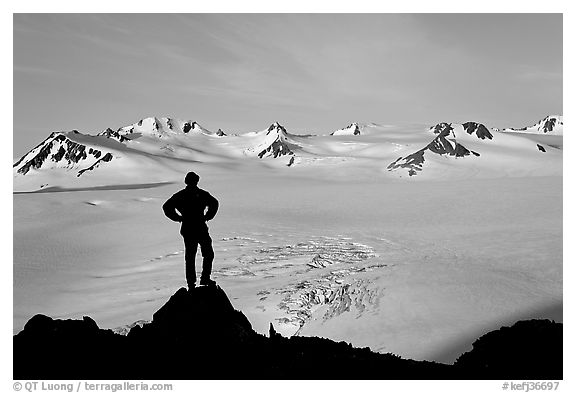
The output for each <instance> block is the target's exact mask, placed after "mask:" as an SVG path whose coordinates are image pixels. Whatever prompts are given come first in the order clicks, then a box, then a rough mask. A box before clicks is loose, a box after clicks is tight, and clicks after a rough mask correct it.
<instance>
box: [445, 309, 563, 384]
mask: <svg viewBox="0 0 576 393" xmlns="http://www.w3.org/2000/svg"><path fill="white" fill-rule="evenodd" d="M562 329H563V326H562V324H561V323H556V322H553V321H550V320H547V319H532V320H529V321H519V322H516V323H515V324H514V325H513V326H511V327H501V328H500V329H498V330H494V331H491V332H489V333H486V334H485V335H483V336H482V337H480V338H479V339H478V340H476V341H475V342H474V343H473V344H472V350H471V351H470V352H466V353H464V354H462V355H461V356H460V357H459V358H458V359H457V360H456V362H455V364H454V365H455V367H456V368H458V370H459V372H461V373H462V374H461V375H462V377H464V378H474V379H476V378H478V379H562ZM527 376H529V377H528V378H526V377H527Z"/></svg>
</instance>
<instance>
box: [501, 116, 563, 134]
mask: <svg viewBox="0 0 576 393" xmlns="http://www.w3.org/2000/svg"><path fill="white" fill-rule="evenodd" d="M501 132H520V133H527V134H549V135H563V133H564V116H558V115H553V116H546V117H545V118H544V119H542V120H540V121H538V122H537V123H536V124H534V125H532V126H529V127H522V128H505V129H503V130H501Z"/></svg>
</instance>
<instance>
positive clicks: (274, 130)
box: [258, 123, 294, 166]
mask: <svg viewBox="0 0 576 393" xmlns="http://www.w3.org/2000/svg"><path fill="white" fill-rule="evenodd" d="M270 135H271V136H272V137H273V136H274V135H275V136H276V138H275V139H274V140H273V141H272V142H271V143H269V144H268V146H266V147H265V148H264V149H262V150H260V152H258V158H264V157H273V158H278V157H281V156H287V155H292V156H293V155H294V152H293V151H292V149H290V144H289V143H288V142H287V137H288V132H287V131H286V129H285V128H284V127H283V126H281V125H280V124H279V123H274V124H272V125H271V126H270V127H268V130H267V131H266V136H270ZM291 161H292V160H291ZM292 164H293V161H292ZM292 164H290V165H292ZM290 165H289V166H290Z"/></svg>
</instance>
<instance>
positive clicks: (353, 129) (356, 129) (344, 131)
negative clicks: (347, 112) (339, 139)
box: [330, 122, 360, 135]
mask: <svg viewBox="0 0 576 393" xmlns="http://www.w3.org/2000/svg"><path fill="white" fill-rule="evenodd" d="M330 135H360V125H359V124H358V123H356V122H354V123H352V124H350V125H349V126H348V127H345V128H341V129H339V130H336V131H334V132H333V133H331V134H330Z"/></svg>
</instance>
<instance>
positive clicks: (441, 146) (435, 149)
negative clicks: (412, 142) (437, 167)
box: [388, 122, 492, 176]
mask: <svg viewBox="0 0 576 393" xmlns="http://www.w3.org/2000/svg"><path fill="white" fill-rule="evenodd" d="M463 127H464V129H465V130H466V132H467V133H468V134H470V135H472V134H475V135H476V136H478V138H480V139H484V138H488V139H492V134H490V132H489V131H488V129H487V128H486V127H484V126H483V125H482V124H478V123H472V122H469V123H465V124H463ZM430 130H431V131H432V132H434V134H437V136H436V137H435V138H434V139H433V140H432V142H430V143H429V144H428V145H426V146H425V147H423V148H422V149H420V150H418V151H417V152H415V153H412V154H410V155H408V156H406V157H400V158H398V159H397V160H396V161H394V162H392V163H391V164H390V165H388V170H389V171H392V170H396V169H400V168H404V169H408V175H409V176H414V175H416V174H417V173H418V172H420V171H422V166H423V165H424V161H425V156H426V153H427V152H431V153H434V154H438V155H446V156H450V157H466V156H469V155H471V154H472V155H474V156H476V157H479V156H480V154H479V153H477V152H475V151H473V150H469V149H467V148H466V147H464V145H462V144H460V143H459V142H458V141H457V139H456V136H455V135H454V134H453V132H452V131H453V130H454V127H452V124H450V123H439V124H437V125H435V126H434V127H431V128H430Z"/></svg>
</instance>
